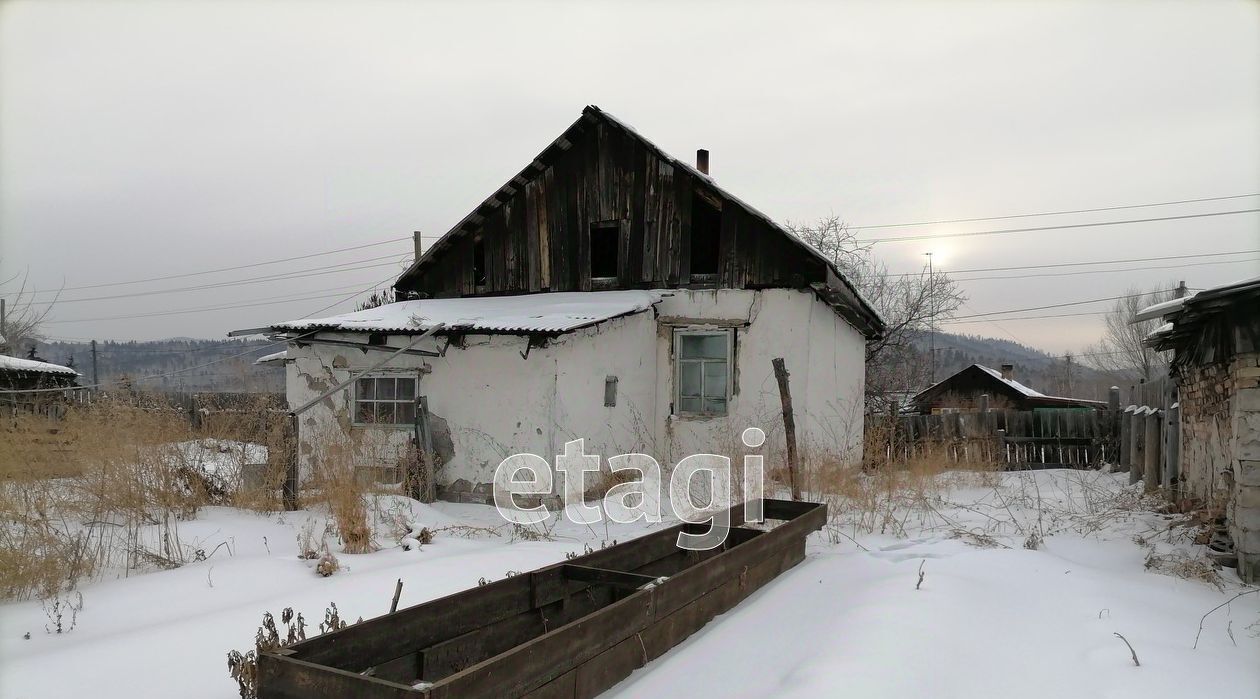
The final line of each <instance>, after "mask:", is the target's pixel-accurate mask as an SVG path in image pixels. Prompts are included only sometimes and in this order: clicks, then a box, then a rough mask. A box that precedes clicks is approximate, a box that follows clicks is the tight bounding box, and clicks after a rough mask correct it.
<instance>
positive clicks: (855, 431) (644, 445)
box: [288, 289, 865, 491]
mask: <svg viewBox="0 0 1260 699" xmlns="http://www.w3.org/2000/svg"><path fill="white" fill-rule="evenodd" d="M709 325H713V326H720V327H735V328H736V333H737V335H736V360H735V367H734V369H735V388H734V394H733V396H732V398H731V401H730V403H729V405H728V408H729V414H728V416H726V417H717V418H682V417H675V416H672V415H671V414H670V406H671V403H672V402H673V395H674V371H673V361H672V352H673V333H672V329H673V328H674V327H696V326H709ZM325 337H326V338H327V339H342V340H351V341H356V342H362V341H363V338H362V337H361V336H359V337H355V336H354V335H346V334H342V335H336V334H333V335H326V336H325ZM402 342H403V341H402V339H401V338H399V337H394V338H390V341H389V344H390V345H392V346H399V345H401V344H402ZM526 344H527V340H526V338H524V337H517V336H502V335H496V336H485V335H480V336H473V335H470V336H467V337H466V341H465V342H464V343H463V346H462V347H457V346H455V345H452V346H450V347H449V348H448V349H447V350H446V353H445V356H443V357H418V356H413V355H402V356H400V357H398V358H396V359H395V360H393V361H392V362H391V363H390V365H389V371H390V372H393V373H399V374H403V375H412V376H419V377H420V384H419V386H420V389H419V390H420V393H421V394H422V395H425V396H427V397H428V401H429V409H430V412H431V413H432V415H434V416H435V418H437V419H440V420H441V421H442V422H443V424H444V425H445V427H446V429H445V431H444V432H443V436H444V437H445V438H446V440H447V441H446V447H447V448H448V449H449V456H450V458H449V459H448V460H447V462H446V464H445V465H444V467H443V469H442V470H441V471H440V472H439V474H438V482H439V484H440V485H442V486H451V485H453V484H458V485H457V489H458V490H468V491H471V490H473V489H475V488H476V487H477V486H478V485H484V484H487V483H489V482H490V481H491V480H492V474H493V471H494V468H495V467H496V466H497V465H498V464H499V462H500V461H502V460H503V459H504V458H506V457H507V456H509V455H511V454H514V453H520V452H529V453H535V454H540V455H544V456H546V457H547V458H548V460H549V461H551V460H552V459H553V458H554V457H553V455H555V454H557V453H559V452H561V451H562V450H563V447H564V443H565V442H566V441H569V440H572V439H585V440H586V453H588V454H600V455H601V456H604V457H605V458H606V457H608V456H611V455H614V454H620V453H627V452H632V451H638V452H642V453H647V454H651V455H652V456H654V457H655V458H656V459H657V460H658V461H659V462H660V463H661V465H662V467H663V468H665V469H666V470H667V471H668V468H669V466H670V464H672V463H674V462H676V461H677V460H678V459H680V458H682V457H683V456H686V455H689V454H693V453H713V452H716V453H724V454H727V455H731V456H737V455H738V454H740V453H747V451H748V450H746V449H744V448H743V447H742V446H741V445H739V444H738V442H737V440H738V438H739V434H740V433H741V432H742V430H743V429H744V428H746V427H760V428H761V429H763V430H765V431H766V433H767V435H768V439H767V444H766V446H765V447H764V448H763V449H762V450H761V453H763V454H765V455H766V456H767V465H770V464H771V463H773V461H772V460H773V459H775V458H779V456H780V454H781V451H782V444H783V436H782V418H781V415H780V407H779V405H780V404H779V394H778V387H777V384H776V382H775V379H774V375H773V371H772V368H771V363H770V360H771V359H772V358H774V357H780V356H781V357H784V359H785V361H786V364H787V367H788V369H789V371H790V372H791V385H792V391H793V400H794V406H795V412H796V421H797V430H798V439H799V441H800V443H801V448H802V452H803V453H806V454H808V453H809V450H810V449H814V450H817V451H828V452H833V453H837V454H843V455H844V457H845V458H853V459H856V458H860V454H861V429H862V420H861V412H862V392H863V384H862V381H863V361H864V348H865V341H864V339H863V337H862V336H861V334H860V333H858V332H857V331H856V330H855V329H854V328H853V327H852V326H850V325H848V324H847V323H846V322H845V321H843V320H842V319H841V318H839V317H838V316H837V315H836V314H835V313H834V312H833V311H832V310H831V309H830V308H829V307H827V306H826V305H825V304H823V303H822V302H821V301H819V300H817V298H816V297H815V296H814V294H813V293H811V292H805V291H796V290H787V289H773V290H761V291H752V290H715V291H686V290H680V291H678V292H677V293H676V294H675V295H674V296H671V297H667V298H666V299H664V300H663V301H662V302H661V303H660V304H659V305H658V306H657V307H656V309H655V310H654V311H648V312H644V313H638V314H634V315H630V316H625V317H622V318H616V319H613V320H610V321H607V322H605V323H601V324H599V325H597V326H594V327H592V328H585V329H582V330H578V331H575V332H573V333H569V334H566V335H562V336H560V337H557V338H554V339H551V340H549V341H548V342H547V344H546V346H544V347H537V346H535V347H532V348H530V349H529V351H528V356H525V357H523V356H522V353H523V352H524V351H525V349H526ZM443 345H445V340H444V339H441V338H437V339H433V340H431V341H426V342H425V343H422V345H421V346H420V348H421V349H429V350H435V351H436V350H440V349H441V348H442V347H443ZM289 357H290V358H291V359H292V360H293V361H290V362H289V363H288V371H289V376H288V391H289V402H290V405H300V404H301V403H304V402H306V401H307V400H310V399H311V398H314V397H315V396H317V395H319V393H320V392H322V391H324V390H327V388H329V387H331V386H333V385H335V384H336V382H339V381H342V380H345V379H346V378H348V377H349V376H350V374H351V372H354V371H356V370H361V369H364V368H366V367H368V366H370V365H371V364H372V363H373V362H374V361H377V360H379V358H380V354H379V353H377V352H372V353H370V354H365V353H363V352H362V351H361V350H358V349H354V348H343V347H332V346H327V345H306V346H303V347H293V346H291V347H290V349H289ZM606 376H616V377H617V379H618V382H617V400H616V405H615V406H613V407H605V406H604V379H605V377H606ZM350 395H351V393H350V391H349V390H346V391H342V392H339V393H338V394H335V395H333V396H330V397H329V398H327V399H325V400H324V401H323V402H322V403H321V404H320V405H318V406H316V407H315V408H313V409H311V410H310V411H309V412H308V413H307V414H306V415H304V416H303V418H302V420H301V430H302V440H303V462H304V463H307V464H308V466H309V459H310V458H317V457H318V453H319V446H318V441H319V440H318V439H317V438H316V437H315V435H318V434H320V433H321V432H323V431H328V430H333V431H337V432H341V433H346V434H354V435H356V436H357V438H359V439H362V440H365V441H367V442H370V445H371V446H370V449H372V450H376V451H379V452H380V453H381V454H382V455H383V456H382V457H381V458H383V459H387V458H388V455H389V453H390V451H391V450H393V452H394V453H395V454H397V453H400V452H401V450H402V449H404V448H405V447H406V445H407V443H408V440H409V438H410V436H411V431H410V430H409V429H405V428H401V429H400V428H391V427H379V426H357V425H354V424H353V423H352V422H351V420H350V419H349V415H350V405H349V403H350ZM365 448H368V447H365ZM439 448H441V447H439ZM557 480H558V479H557Z"/></svg>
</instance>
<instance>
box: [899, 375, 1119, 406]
mask: <svg viewBox="0 0 1260 699" xmlns="http://www.w3.org/2000/svg"><path fill="white" fill-rule="evenodd" d="M1014 374H1015V365H1013V364H1003V365H1002V370H1001V371H997V370H994V369H990V368H989V367H987V366H983V365H981V364H972V365H971V366H969V367H967V368H966V369H963V370H961V371H959V372H958V373H956V374H954V375H953V376H950V377H949V378H947V379H945V380H944V381H939V382H937V383H935V384H933V385H931V386H929V387H928V388H925V389H924V390H922V391H920V392H919V393H918V394H917V395H915V397H914V398H913V399H912V400H911V403H912V405H913V406H914V411H915V412H917V413H919V414H920V415H931V414H933V413H940V412H975V411H978V410H979V409H980V396H982V395H987V396H988V401H989V407H990V408H991V409H995V410H1023V411H1028V410H1037V409H1044V408H1083V409H1094V410H1096V409H1100V408H1105V407H1107V404H1106V403H1105V402H1103V401H1096V400H1085V399H1082V398H1065V397H1062V396H1047V395H1045V394H1043V393H1039V392H1037V391H1034V390H1033V389H1031V388H1029V387H1028V386H1025V385H1024V384H1022V383H1020V382H1018V381H1016V380H1015V375H1014Z"/></svg>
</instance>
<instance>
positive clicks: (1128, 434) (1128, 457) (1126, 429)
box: [1118, 405, 1133, 471]
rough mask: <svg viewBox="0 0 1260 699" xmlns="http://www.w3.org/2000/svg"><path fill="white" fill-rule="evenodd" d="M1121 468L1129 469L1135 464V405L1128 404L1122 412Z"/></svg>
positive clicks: (1120, 437) (1120, 438) (1123, 469)
mask: <svg viewBox="0 0 1260 699" xmlns="http://www.w3.org/2000/svg"><path fill="white" fill-rule="evenodd" d="M1118 442H1119V443H1118V446H1119V448H1120V470H1122V471H1127V470H1129V469H1130V468H1132V466H1133V461H1132V459H1133V406H1131V405H1130V406H1128V407H1126V408H1125V409H1124V412H1122V413H1120V435H1119V440H1118Z"/></svg>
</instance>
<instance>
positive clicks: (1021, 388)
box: [976, 364, 1046, 398]
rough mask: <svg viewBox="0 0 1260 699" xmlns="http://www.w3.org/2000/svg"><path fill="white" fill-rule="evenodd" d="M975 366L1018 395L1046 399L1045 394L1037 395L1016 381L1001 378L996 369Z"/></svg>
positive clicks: (980, 365)
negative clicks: (1018, 393)
mask: <svg viewBox="0 0 1260 699" xmlns="http://www.w3.org/2000/svg"><path fill="white" fill-rule="evenodd" d="M976 366H978V367H980V369H981V370H982V371H986V372H988V373H989V374H990V375H992V376H993V378H995V379H997V380H998V381H1001V382H1002V383H1004V384H1006V385H1007V386H1010V387H1011V388H1013V389H1015V390H1016V391H1019V392H1020V393H1022V394H1024V395H1026V396H1028V397H1029V398H1045V397H1046V394H1044V393H1038V392H1037V391H1034V390H1032V389H1031V388H1029V387H1027V386H1025V385H1024V384H1022V383H1020V382H1018V381H1016V380H1015V379H1007V378H1003V376H1002V372H1000V371H998V370H997V369H990V368H989V367H987V366H985V365H983V364H977V365H976Z"/></svg>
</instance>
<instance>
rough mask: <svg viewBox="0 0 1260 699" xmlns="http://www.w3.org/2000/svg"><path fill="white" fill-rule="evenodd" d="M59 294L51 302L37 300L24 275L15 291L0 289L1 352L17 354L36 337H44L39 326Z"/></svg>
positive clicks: (39, 338)
mask: <svg viewBox="0 0 1260 699" xmlns="http://www.w3.org/2000/svg"><path fill="white" fill-rule="evenodd" d="M60 296H61V291H58V292H57V294H56V295H55V296H54V297H53V299H52V301H47V302H39V301H36V300H35V292H34V290H33V289H30V288H28V286H27V275H25V274H23V275H22V283H21V285H20V286H19V287H18V290H17V291H16V292H13V293H3V292H0V299H3V301H4V313H3V314H2V317H0V354H9V355H13V356H17V355H19V354H21V353H22V352H23V351H25V350H26V349H29V347H30V345H32V344H33V343H34V342H36V341H37V340H42V339H44V336H43V334H42V333H41V332H40V328H41V327H42V326H43V324H44V320H45V319H46V318H47V317H48V314H49V313H51V312H52V309H53V305H55V304H56V303H57V299H58V298H59V297H60Z"/></svg>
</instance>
